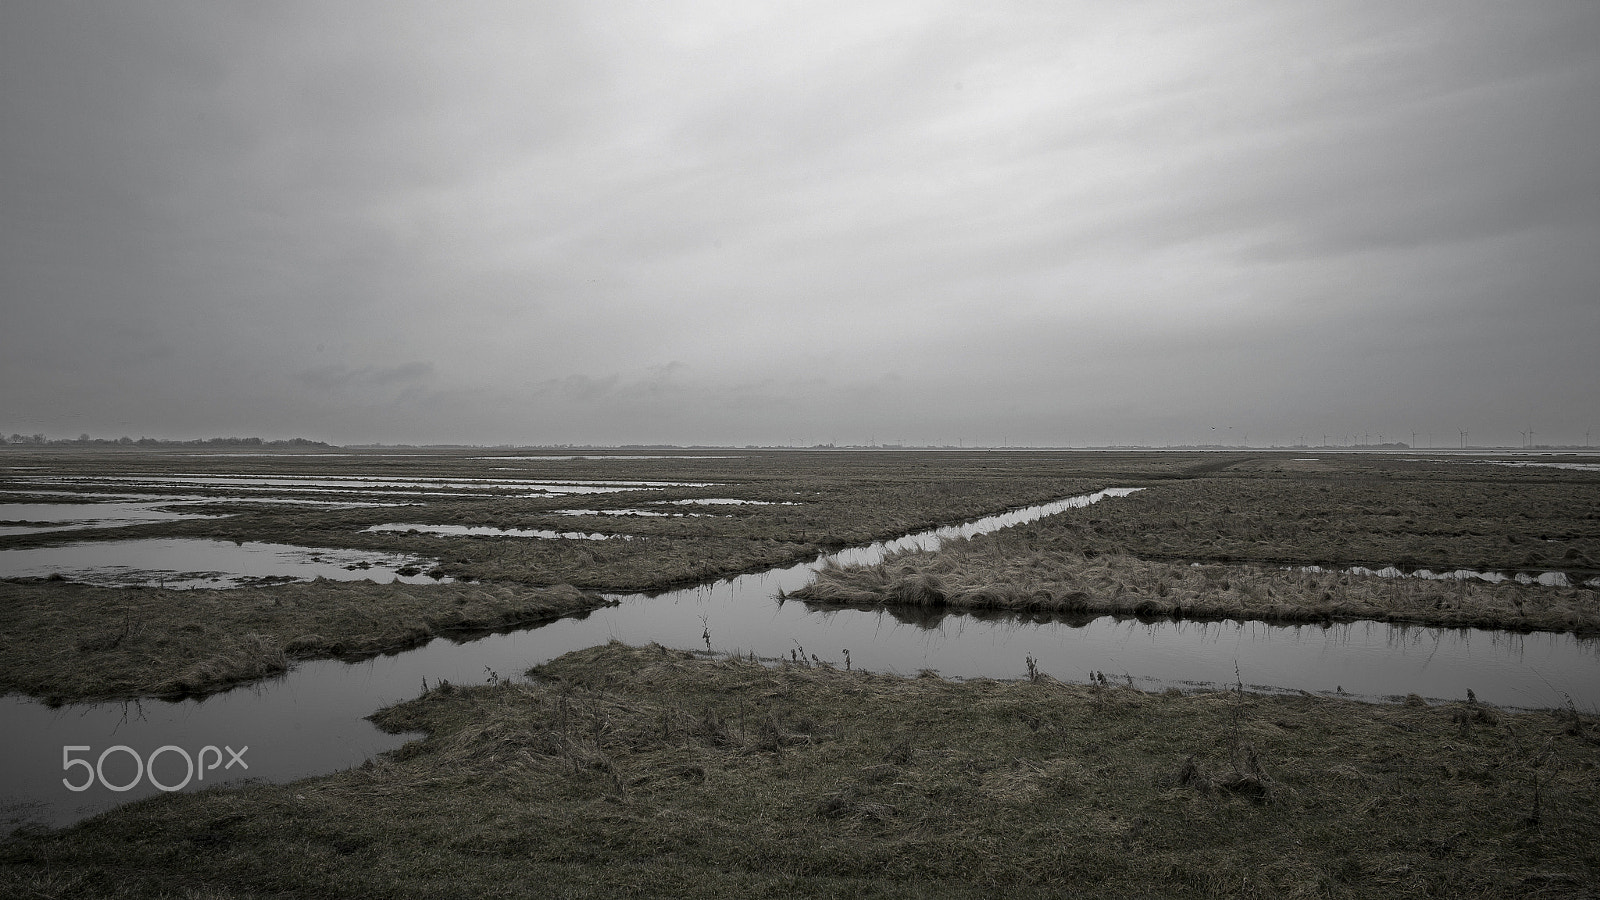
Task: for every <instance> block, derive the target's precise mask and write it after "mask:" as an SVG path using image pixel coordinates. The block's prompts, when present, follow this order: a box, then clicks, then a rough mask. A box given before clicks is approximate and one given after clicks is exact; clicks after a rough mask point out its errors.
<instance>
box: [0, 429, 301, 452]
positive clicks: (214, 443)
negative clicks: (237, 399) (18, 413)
mask: <svg viewBox="0 0 1600 900" xmlns="http://www.w3.org/2000/svg"><path fill="white" fill-rule="evenodd" d="M0 444H25V445H33V446H47V447H217V448H243V447H257V448H268V449H300V448H306V447H331V446H333V445H332V444H328V443H324V442H322V441H313V440H309V439H307V438H298V437H297V438H289V439H288V440H286V441H264V440H262V439H261V438H258V437H214V438H197V439H195V440H192V441H169V440H163V439H161V438H152V437H141V438H137V439H135V438H131V437H127V436H123V437H119V438H92V437H90V436H89V435H87V434H80V435H78V436H77V437H76V438H47V437H45V436H44V435H42V434H15V433H13V434H12V435H11V436H10V437H6V436H5V435H4V434H3V433H0Z"/></svg>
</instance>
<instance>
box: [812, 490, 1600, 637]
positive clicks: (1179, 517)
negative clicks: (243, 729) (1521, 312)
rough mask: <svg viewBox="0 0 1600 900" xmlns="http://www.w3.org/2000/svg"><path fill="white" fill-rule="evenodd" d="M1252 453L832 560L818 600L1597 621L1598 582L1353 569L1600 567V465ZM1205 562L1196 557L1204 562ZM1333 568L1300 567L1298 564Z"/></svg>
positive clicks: (1580, 628) (1590, 630)
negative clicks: (1575, 467)
mask: <svg viewBox="0 0 1600 900" xmlns="http://www.w3.org/2000/svg"><path fill="white" fill-rule="evenodd" d="M1286 468H1292V466H1291V465H1289V464H1286V463H1285V461H1283V460H1278V459H1267V460H1261V461H1251V462H1246V463H1244V464H1242V465H1238V466H1235V467H1233V468H1232V469H1230V470H1228V471H1227V472H1219V473H1216V474H1213V475H1209V476H1206V477H1202V478H1196V479H1193V480H1187V481H1172V482H1165V483H1154V484H1151V485H1150V486H1149V488H1148V489H1147V490H1144V491H1141V492H1139V493H1137V494H1134V495H1132V496H1130V497H1128V498H1126V499H1123V500H1119V501H1117V502H1116V503H1109V504H1101V505H1099V506H1095V507H1092V508H1090V509H1085V510H1080V511H1074V512H1072V513H1068V514H1064V515H1061V516H1056V517H1053V518H1050V519H1046V520H1042V521H1040V522H1037V523H1034V524H1031V525H1027V526H1022V527H1018V528H1012V529H1007V530H1005V531H1002V532H997V533H994V534H989V535H983V536H980V537H976V538H973V539H971V540H968V541H959V542H953V543H950V544H947V545H946V546H945V547H943V548H942V549H940V550H939V551H938V552H936V553H925V552H909V553H903V554H900V555H897V556H895V557H893V558H891V559H889V560H886V561H884V562H883V563H881V564H879V565H876V566H868V567H849V568H832V569H828V570H825V571H823V572H821V573H820V574H819V576H818V578H817V579H816V581H815V582H814V583H813V584H811V585H808V586H807V587H806V588H804V589H802V590H801V591H799V592H797V593H796V594H795V596H797V597H799V598H801V599H805V600H808V601H811V602H816V603H822V604H843V605H888V606H897V607H924V608H930V609H950V610H962V609H966V610H1013V611H1017V612H1034V613H1036V612H1057V613H1085V614H1098V613H1115V614H1128V615H1140V616H1150V617H1183V618H1225V617H1226V618H1238V619H1260V620H1264V621H1278V622H1317V621H1333V620H1351V619H1377V620H1381V621H1390V622H1405V623H1414V624H1426V625H1442V626H1478V627H1486V628H1509V629H1515V630H1548V631H1571V632H1574V633H1577V634H1580V635H1595V634H1600V591H1596V590H1594V589H1593V588H1587V587H1570V588H1556V587H1546V586H1540V585H1521V584H1516V583H1511V582H1508V583H1502V584H1498V585H1491V584H1488V583H1484V582H1480V581H1476V580H1466V581H1454V580H1451V581H1431V580H1426V579H1415V578H1407V579H1399V578H1380V577H1376V576H1363V575H1347V574H1342V573H1341V572H1339V571H1337V569H1339V568H1343V567H1351V566H1357V565H1361V566H1367V567H1369V568H1379V567H1383V566H1388V565H1394V564H1399V565H1400V566H1401V567H1402V569H1403V570H1406V571H1410V570H1413V569H1416V568H1429V569H1431V570H1433V571H1435V572H1440V571H1451V570H1454V569H1456V568H1472V569H1479V570H1510V571H1534V572H1540V571H1546V570H1554V571H1561V572H1564V573H1568V575H1569V578H1570V579H1571V580H1572V581H1573V582H1574V583H1575V584H1578V583H1581V581H1582V580H1584V579H1587V578H1592V577H1594V573H1595V572H1596V570H1597V567H1600V512H1597V510H1600V479H1596V478H1593V477H1583V476H1579V477H1573V476H1572V474H1571V473H1567V472H1562V471H1560V470H1544V471H1533V470H1521V471H1515V470H1507V471H1510V472H1512V474H1511V475H1509V476H1501V475H1500V474H1499V473H1498V472H1492V471H1491V472H1488V473H1486V472H1485V471H1483V470H1476V471H1468V472H1465V473H1464V472H1463V471H1462V469H1461V468H1460V467H1456V468H1451V467H1447V466H1445V465H1442V464H1431V465H1428V464H1412V463H1406V462H1404V461H1397V460H1376V461H1373V460H1349V461H1342V462H1341V463H1338V464H1320V465H1317V466H1315V467H1304V469H1303V470H1302V471H1298V472H1290V473H1285V471H1284V470H1285V469H1286ZM1194 563H1200V564H1201V565H1199V566H1196V565H1194ZM1291 565H1294V566H1304V565H1321V566H1323V567H1326V568H1330V569H1333V570H1334V571H1327V572H1302V571H1290V570H1286V569H1285V567H1287V566H1291Z"/></svg>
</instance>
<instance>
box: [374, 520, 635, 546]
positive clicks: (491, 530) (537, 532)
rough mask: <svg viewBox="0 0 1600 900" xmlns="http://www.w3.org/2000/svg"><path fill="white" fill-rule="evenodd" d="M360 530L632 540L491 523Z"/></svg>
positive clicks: (625, 536) (394, 525) (396, 525)
mask: <svg viewBox="0 0 1600 900" xmlns="http://www.w3.org/2000/svg"><path fill="white" fill-rule="evenodd" d="M361 530H362V531H370V532H380V531H398V532H401V533H406V532H412V531H415V532H417V533H418V534H457V535H475V536H477V537H522V538H545V539H547V540H555V539H566V540H569V541H606V540H610V539H612V538H621V539H622V540H624V541H630V540H633V535H631V534H590V533H587V532H583V531H548V530H545V529H540V528H495V527H494V526H492V525H412V524H408V523H403V522H402V523H394V522H391V523H389V524H387V525H373V526H371V527H368V528H363V529H361Z"/></svg>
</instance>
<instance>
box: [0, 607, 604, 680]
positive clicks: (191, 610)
mask: <svg viewBox="0 0 1600 900" xmlns="http://www.w3.org/2000/svg"><path fill="white" fill-rule="evenodd" d="M606 603H607V601H606V600H604V599H603V598H601V597H600V596H599V595H598V594H592V593H583V592H580V591H578V590H577V589H576V588H572V587H569V586H565V585H561V586H556V587H550V588H530V587H525V586H522V585H493V586H488V585H474V584H439V585H405V584H392V585H389V584H375V583H373V582H370V581H325V580H320V579H319V580H317V581H312V582H302V583H296V584H283V585H275V586H272V587H268V588H239V589H235V590H160V589H156V588H137V589H118V588H102V587H92V586H89V585H83V584H71V583H67V582H60V581H47V582H33V583H8V582H0V692H7V691H17V692H20V693H26V694H32V695H34V696H36V697H43V698H45V699H46V700H48V701H50V702H66V701H88V700H108V699H125V698H134V697H144V696H166V697H171V696H193V695H199V694H206V693H210V692H213V691H218V690H222V689H225V688H228V687H232V686H234V685H237V684H240V683H243V682H248V681H255V680H258V679H261V678H267V677H271V676H274V675H281V674H283V673H284V672H285V671H287V670H288V667H289V666H290V664H291V663H293V662H294V661H295V660H302V659H327V658H337V659H347V660H348V659H363V658H366V657H371V656H376V655H378V654H380V653H385V652H392V651H396V650H403V649H406V648H409V647H414V646H416V645H418V644H422V643H426V642H427V641H429V640H432V639H433V638H435V637H438V636H440V635H463V634H472V633H476V632H482V631H486V630H494V629H502V628H511V627H517V626H522V627H527V626H531V625H533V624H536V623H538V622H540V621H545V620H549V619H554V618H559V617H561V616H568V615H574V614H579V613H584V612H587V611H589V610H593V609H596V608H598V607H600V606H604V605H606Z"/></svg>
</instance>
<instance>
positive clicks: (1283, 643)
mask: <svg viewBox="0 0 1600 900" xmlns="http://www.w3.org/2000/svg"><path fill="white" fill-rule="evenodd" d="M1125 493H1127V491H1125V490H1121V491H1115V492H1103V493H1100V494H1096V495H1091V496H1090V497H1085V498H1073V499H1071V500H1069V501H1063V502H1061V503H1058V504H1051V505H1049V506H1048V507H1034V508H1032V509H1029V510H1023V511H1019V512H1017V513H1012V514H1008V515H1006V516H995V517H990V518H988V519H985V520H982V521H981V522H979V523H972V524H970V525H967V526H962V527H958V528H948V529H940V530H939V531H937V532H930V533H925V534H921V535H913V536H909V537H906V538H902V539H900V540H897V541H891V542H887V543H882V544H874V545H872V546H870V547H862V548H855V549H852V550H848V551H845V552H843V553H841V554H835V555H833V556H831V557H828V558H831V559H834V560H836V561H838V562H840V563H852V562H860V563H871V562H875V561H877V560H879V559H882V558H883V556H884V554H885V553H886V552H889V551H890V550H895V549H901V548H905V547H912V546H922V547H929V548H931V547H935V546H937V544H938V543H939V542H940V541H941V540H945V539H948V538H950V537H952V536H955V535H970V534H973V533H977V531H979V530H985V531H987V530H994V529H995V528H999V527H1004V526H1005V525H1008V524H1018V523H1020V522H1023V521H1031V520H1032V519H1036V518H1039V517H1040V516H1042V515H1046V514H1048V513H1047V512H1045V510H1047V509H1053V510H1055V511H1060V510H1063V509H1069V508H1074V507H1081V506H1085V505H1087V504H1088V503H1090V502H1094V501H1096V500H1099V499H1102V498H1104V497H1110V496H1121V495H1123V494H1125ZM824 559H827V558H823V559H818V560H816V561H814V562H812V563H808V564H802V565H796V566H791V567H788V568H784V569H777V570H771V571H767V572H761V573H756V574H751V575H744V576H740V577H738V578H733V579H728V580H724V581H719V582H716V583H714V584H709V585H703V586H700V587H695V588H688V589H685V590H679V591H672V592H669V593H663V594H659V595H656V596H645V595H640V594H635V595H628V596H623V597H618V598H616V599H617V600H618V601H619V603H618V605H617V606H615V607H608V608H604V609H599V610H596V611H594V612H593V613H591V614H589V615H586V616H578V617H571V618H566V619H561V620H559V621H556V622H552V623H550V624H548V625H545V626H543V627H539V628H533V629H529V630H525V631H515V632H510V633H505V634H495V635H490V636H487V637H482V638H479V639H476V640H472V641H469V642H461V643H457V642H455V641H452V640H448V639H443V638H441V639H437V640H434V641H433V642H431V643H429V644H427V645H426V646H424V647H420V648H418V649H415V650H411V651H407V652H405V653H400V654H397V655H394V656H385V657H379V658H377V659H374V660H370V661H367V662H362V663H341V662H335V661H319V662H312V663H304V664H301V665H300V666H298V667H296V668H295V669H294V670H293V671H292V672H290V673H289V674H288V675H287V676H285V677H283V678H280V679H278V680H276V681H273V682H269V683H264V684H261V685H259V686H256V687H254V688H250V689H241V690H234V691H230V692H228V693H226V694H221V695H218V696H215V697H212V698H210V699H208V700H205V701H202V702H192V701H191V702H184V703H165V702H156V701H149V702H145V703H143V704H141V705H139V706H138V707H136V708H132V709H134V711H135V713H136V714H134V715H129V714H128V710H129V709H130V708H131V707H126V706H124V705H121V704H108V705H101V706H93V707H90V706H74V707H68V708H65V709H61V710H50V709H48V708H46V707H44V706H43V705H41V704H39V703H35V702H32V701H28V700H24V699H21V698H15V697H12V698H4V699H0V804H7V803H9V804H32V806H29V807H28V814H29V815H32V816H33V817H35V818H36V819H38V820H39V821H44V822H49V823H54V824H63V823H66V822H70V821H74V820H76V819H78V818H82V817H83V816H85V815H89V814H91V813H92V812H94V811H96V810H98V809H104V808H107V807H109V806H111V805H114V804H116V803H121V802H126V801H127V800H130V799H134V798H136V797H138V796H140V795H141V793H140V791H138V790H135V791H129V792H128V793H126V794H112V793H110V792H108V791H103V790H100V789H99V788H95V789H94V790H91V791H86V792H84V793H82V794H76V793H72V792H70V791H68V790H66V789H65V788H64V787H62V786H61V777H62V772H61V764H62V759H61V748H62V747H63V746H65V745H80V746H90V747H93V748H95V750H96V752H97V753H98V752H99V750H100V749H101V748H104V747H107V746H110V745H113V744H121V745H126V746H129V747H132V748H134V749H135V750H136V751H137V752H140V753H143V754H148V753H149V752H151V751H152V750H154V749H156V748H158V747H160V746H163V745H166V744H174V745H178V746H182V747H186V748H193V747H198V746H203V745H207V744H215V745H218V746H222V745H224V744H229V745H231V746H235V747H237V746H240V745H248V746H249V747H250V748H251V750H250V759H251V769H250V771H249V773H248V774H249V775H251V776H259V777H264V778H267V779H270V780H273V781H287V780H290V779H293V778H298V777H303V776H306V775H313V774H318V773H322V772H328V771H332V770H335V769H339V768H343V767H346V766H350V765H354V764H357V763H359V762H360V761H361V760H362V759H364V758H366V757H367V756H368V755H370V754H372V753H376V752H379V751H382V750H384V749H389V748H393V747H396V746H398V745H399V744H400V743H402V742H403V740H404V739H403V738H400V737H395V736H392V735H383V734H381V733H379V732H377V731H376V730H375V729H374V728H373V727H372V726H371V725H370V724H369V723H367V722H366V721H364V719H363V717H364V716H366V715H367V714H369V713H371V712H372V711H373V710H374V709H375V708H377V707H379V706H381V705H384V704H387V703H391V702H394V701H398V700H404V699H408V698H411V697H414V696H416V695H417V692H418V690H419V687H420V686H421V685H422V684H423V683H424V682H426V683H428V684H435V683H437V682H438V681H439V680H440V679H447V680H449V681H451V682H454V683H457V684H474V683H481V682H483V681H484V680H486V678H487V677H488V673H489V672H492V673H495V674H497V675H500V676H513V675H517V674H520V673H522V672H523V671H525V670H526V669H527V668H528V667H529V666H532V665H535V664H538V663H541V662H544V661H547V660H550V659H553V658H555V657H557V656H560V655H561V654H563V653H567V652H570V651H572V650H579V649H583V648H586V647H592V646H594V645H596V644H603V643H605V642H606V641H608V640H613V639H615V640H621V641H624V642H627V643H630V644H645V643H649V642H651V641H655V642H658V643H661V644H663V645H666V646H669V647H683V648H691V647H704V646H705V638H704V635H705V634H706V633H707V632H709V634H710V643H711V646H712V648H713V649H714V650H715V651H717V652H729V653H735V652H736V653H740V654H746V653H752V652H753V653H755V654H757V655H758V656H761V657H764V658H768V659H788V658H789V656H790V652H791V651H794V652H795V653H796V654H798V653H801V652H803V653H805V654H806V655H807V656H808V657H809V656H810V655H812V654H815V655H816V656H817V657H818V658H819V659H821V660H823V661H826V662H830V663H832V664H835V665H841V664H842V662H843V653H844V651H845V650H849V652H850V658H851V661H852V664H853V665H854V666H856V667H858V668H865V669H870V670H873V671H879V672H891V673H901V674H906V675H913V674H916V673H917V672H919V671H921V670H923V669H933V670H936V671H938V672H939V673H941V674H943V675H946V676H952V677H963V678H1020V677H1023V675H1024V674H1025V672H1026V662H1025V660H1026V659H1027V657H1029V656H1032V657H1033V658H1034V659H1036V660H1038V665H1039V667H1040V669H1042V670H1043V671H1045V672H1047V673H1049V674H1050V675H1053V676H1055V677H1057V678H1060V679H1062V680H1067V681H1086V680H1087V679H1088V676H1089V673H1090V672H1096V671H1098V672H1104V673H1105V674H1106V675H1107V676H1110V677H1116V678H1118V679H1120V678H1122V677H1123V676H1124V675H1127V676H1128V677H1129V678H1131V679H1132V680H1133V681H1134V682H1135V683H1136V684H1138V685H1140V686H1141V687H1145V688H1151V689H1154V688H1160V687H1163V686H1180V687H1185V686H1186V687H1193V686H1208V685H1214V686H1226V685H1230V684H1232V683H1233V681H1234V677H1235V671H1237V672H1238V673H1239V675H1240V677H1242V678H1243V680H1244V682H1245V684H1246V685H1249V686H1252V687H1257V686H1269V685H1270V686H1271V687H1272V688H1273V689H1277V690H1305V691H1312V692H1322V693H1335V692H1339V691H1343V692H1344V693H1346V694H1350V695H1353V696H1357V697H1363V698H1382V697H1387V696H1391V695H1404V694H1407V693H1417V694H1421V695H1423V696H1425V697H1431V698H1444V699H1449V698H1462V697H1464V696H1465V695H1466V691H1467V690H1468V689H1469V688H1470V689H1472V690H1473V691H1475V692H1476V694H1477V696H1478V697H1479V698H1480V699H1482V700H1484V701H1486V702H1490V703H1496V704H1502V705H1509V706H1522V707H1550V706H1560V705H1563V704H1564V703H1565V702H1566V698H1568V697H1570V698H1571V699H1572V701H1573V702H1574V703H1575V704H1576V705H1577V706H1578V707H1579V708H1580V709H1584V710H1594V709H1595V708H1596V705H1597V704H1600V678H1596V677H1595V676H1596V673H1597V671H1600V643H1597V642H1593V641H1588V642H1584V641H1578V640H1576V639H1575V638H1573V637H1572V636H1571V635H1565V634H1548V633H1536V634H1527V635H1514V634H1506V633H1501V632H1489V631H1479V630H1473V629H1440V628H1414V627H1413V628H1396V627H1391V626H1389V625H1385V624H1381V623H1377V622H1356V623H1347V624H1339V625H1330V626H1321V625H1291V626H1274V625H1266V624H1263V623H1258V622H1235V621H1220V622H1192V621H1177V622H1174V621H1170V620H1162V621H1154V622H1152V621H1142V620H1140V619H1137V618H1122V617H1113V616H1099V617H1093V618H1088V617H1076V618H1073V617H1051V616H1040V615H1030V616H1015V615H1005V614H1002V613H989V614H985V615H982V616H973V615H964V614H951V613H947V612H932V613H929V612H925V611H921V610H899V611H892V612H890V611H880V610H863V609H848V608H846V609H829V610H825V611H817V610H812V609H809V608H808V607H807V606H806V605H805V604H803V603H798V602H782V601H776V602H775V601H774V599H773V598H775V597H777V596H779V594H780V593H781V592H786V591H794V590H798V589H799V588H801V587H802V586H804V585H805V584H806V583H808V582H809V581H810V580H811V578H812V576H813V574H814V573H815V571H816V570H817V569H818V568H819V567H820V566H822V565H823V564H824ZM180 774H181V773H180ZM237 774H238V773H233V774H231V775H229V776H228V777H236V776H237ZM142 790H143V793H144V794H146V795H147V794H149V793H153V792H154V789H153V788H148V789H142Z"/></svg>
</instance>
